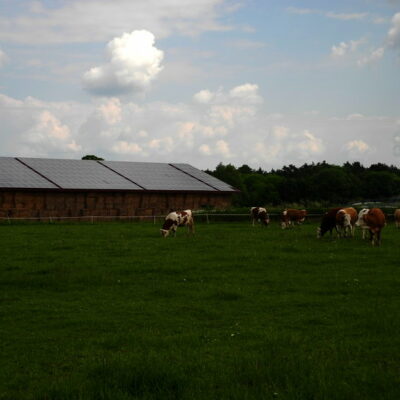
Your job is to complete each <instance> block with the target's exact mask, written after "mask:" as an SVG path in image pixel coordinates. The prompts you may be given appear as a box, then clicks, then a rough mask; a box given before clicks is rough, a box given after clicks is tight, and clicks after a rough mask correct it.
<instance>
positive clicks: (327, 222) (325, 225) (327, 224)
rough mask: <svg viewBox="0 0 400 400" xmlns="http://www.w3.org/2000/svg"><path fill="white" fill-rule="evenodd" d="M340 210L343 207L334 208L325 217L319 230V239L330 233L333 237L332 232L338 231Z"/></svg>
mask: <svg viewBox="0 0 400 400" xmlns="http://www.w3.org/2000/svg"><path fill="white" fill-rule="evenodd" d="M339 210H341V207H337V208H332V209H331V210H329V211H328V212H326V213H325V214H324V215H323V217H322V220H321V226H320V227H319V228H318V229H317V238H321V237H322V236H324V235H325V233H326V232H328V231H329V232H330V234H331V236H332V230H333V229H336V214H337V212H338V211H339Z"/></svg>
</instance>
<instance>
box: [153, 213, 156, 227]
mask: <svg viewBox="0 0 400 400" xmlns="http://www.w3.org/2000/svg"><path fill="white" fill-rule="evenodd" d="M155 224H156V216H155V215H153V225H155Z"/></svg>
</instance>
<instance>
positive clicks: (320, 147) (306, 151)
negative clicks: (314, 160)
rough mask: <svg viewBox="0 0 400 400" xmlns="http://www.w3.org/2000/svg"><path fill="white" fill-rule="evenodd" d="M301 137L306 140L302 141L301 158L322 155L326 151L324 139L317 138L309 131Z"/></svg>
mask: <svg viewBox="0 0 400 400" xmlns="http://www.w3.org/2000/svg"><path fill="white" fill-rule="evenodd" d="M301 137H303V138H304V140H302V141H300V143H299V144H298V148H299V149H300V153H301V156H302V157H304V158H306V157H309V156H315V155H318V154H321V153H322V152H323V151H324V150H325V146H324V144H323V141H322V139H320V138H318V137H316V136H315V135H314V134H312V133H311V132H310V131H309V130H307V129H306V130H305V131H304V132H303V134H302V135H301Z"/></svg>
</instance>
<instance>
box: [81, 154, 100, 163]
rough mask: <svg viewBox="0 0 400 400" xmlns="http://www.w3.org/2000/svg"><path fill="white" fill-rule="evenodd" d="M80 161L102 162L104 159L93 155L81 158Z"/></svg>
mask: <svg viewBox="0 0 400 400" xmlns="http://www.w3.org/2000/svg"><path fill="white" fill-rule="evenodd" d="M82 160H95V161H104V158H101V157H97V156H95V155H93V154H87V155H86V156H84V157H82Z"/></svg>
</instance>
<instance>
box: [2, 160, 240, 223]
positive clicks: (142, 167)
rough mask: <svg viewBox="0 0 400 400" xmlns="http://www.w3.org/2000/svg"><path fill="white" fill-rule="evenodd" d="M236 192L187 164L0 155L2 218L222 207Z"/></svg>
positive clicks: (141, 213)
mask: <svg viewBox="0 0 400 400" xmlns="http://www.w3.org/2000/svg"><path fill="white" fill-rule="evenodd" d="M235 192H237V190H236V189H235V188H233V187H231V186H230V185H228V184H226V183H225V182H222V181H220V180H218V179H216V178H214V177H212V176H210V175H209V174H207V173H205V172H203V171H201V170H199V169H197V168H194V167H192V166H191V165H189V164H167V163H153V162H149V163H147V162H127V161H94V160H66V159H43V158H21V157H0V218H39V219H40V218H49V217H54V218H57V217H87V216H99V217H100V216H104V217H123V216H150V215H164V214H165V213H167V212H168V211H170V210H171V209H186V208H190V209H193V210H199V209H204V208H215V209H224V208H226V207H229V205H230V204H231V199H232V195H233V194H234V193H235Z"/></svg>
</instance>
